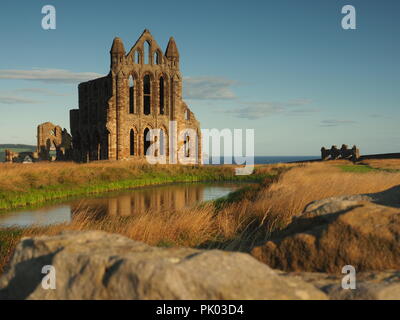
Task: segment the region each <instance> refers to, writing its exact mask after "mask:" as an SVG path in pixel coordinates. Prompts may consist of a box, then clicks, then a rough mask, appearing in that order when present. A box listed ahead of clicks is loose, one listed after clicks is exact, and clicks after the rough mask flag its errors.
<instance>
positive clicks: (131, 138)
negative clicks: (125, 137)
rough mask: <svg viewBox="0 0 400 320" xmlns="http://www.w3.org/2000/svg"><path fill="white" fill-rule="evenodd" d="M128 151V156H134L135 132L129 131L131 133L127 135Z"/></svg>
mask: <svg viewBox="0 0 400 320" xmlns="http://www.w3.org/2000/svg"><path fill="white" fill-rule="evenodd" d="M129 149H130V155H131V156H134V155H135V131H133V129H131V133H130V135H129Z"/></svg>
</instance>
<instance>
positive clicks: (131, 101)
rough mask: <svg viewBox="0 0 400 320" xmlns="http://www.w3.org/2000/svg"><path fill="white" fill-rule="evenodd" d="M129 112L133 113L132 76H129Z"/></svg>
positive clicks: (133, 90)
mask: <svg viewBox="0 0 400 320" xmlns="http://www.w3.org/2000/svg"><path fill="white" fill-rule="evenodd" d="M129 113H135V88H134V81H133V77H132V76H129Z"/></svg>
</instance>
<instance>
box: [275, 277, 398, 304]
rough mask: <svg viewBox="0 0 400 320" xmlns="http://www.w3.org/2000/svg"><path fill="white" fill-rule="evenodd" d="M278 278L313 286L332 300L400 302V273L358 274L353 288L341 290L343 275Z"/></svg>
mask: <svg viewBox="0 0 400 320" xmlns="http://www.w3.org/2000/svg"><path fill="white" fill-rule="evenodd" d="M276 272H278V273H279V274H280V276H284V277H289V278H290V279H291V280H292V281H293V280H295V279H298V280H300V281H306V282H309V283H311V284H313V285H314V286H315V287H317V288H318V289H320V290H322V291H323V292H325V293H326V294H327V295H328V297H329V298H330V299H332V300H400V272H399V271H380V272H360V273H357V274H356V277H355V288H353V289H343V287H342V280H343V277H344V275H334V274H327V273H309V272H298V273H294V272H289V273H285V272H279V271H276Z"/></svg>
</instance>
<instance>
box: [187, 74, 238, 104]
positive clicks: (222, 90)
mask: <svg viewBox="0 0 400 320" xmlns="http://www.w3.org/2000/svg"><path fill="white" fill-rule="evenodd" d="M183 81H184V85H183V92H184V94H183V95H184V98H185V99H192V100H231V99H235V98H236V95H235V93H234V92H233V91H232V87H233V86H234V85H235V84H237V82H236V81H234V80H230V79H226V78H221V77H187V78H184V79H183Z"/></svg>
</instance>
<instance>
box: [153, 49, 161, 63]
mask: <svg viewBox="0 0 400 320" xmlns="http://www.w3.org/2000/svg"><path fill="white" fill-rule="evenodd" d="M153 61H154V64H160V55H159V53H158V51H156V52H154V57H153Z"/></svg>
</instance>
